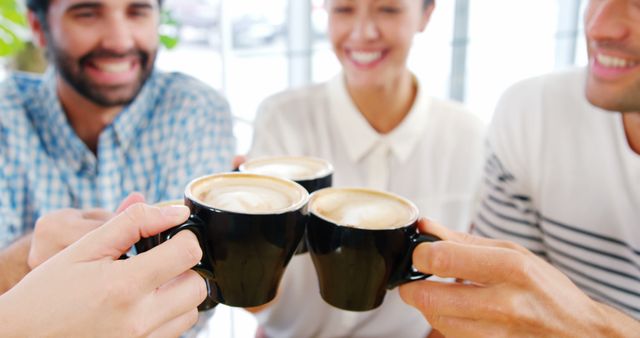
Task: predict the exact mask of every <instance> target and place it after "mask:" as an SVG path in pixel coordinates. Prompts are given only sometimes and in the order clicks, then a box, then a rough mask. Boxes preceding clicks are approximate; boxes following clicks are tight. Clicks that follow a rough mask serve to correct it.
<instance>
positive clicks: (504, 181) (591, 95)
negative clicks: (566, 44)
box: [402, 0, 640, 337]
mask: <svg viewBox="0 0 640 338" xmlns="http://www.w3.org/2000/svg"><path fill="white" fill-rule="evenodd" d="M585 27H586V37H587V42H588V52H589V56H590V62H589V66H588V68H587V69H578V70H572V71H567V72H563V73H559V74H553V75H548V76H543V77H539V78H535V79H531V80H527V81H524V82H522V83H519V84H517V85H515V86H514V87H512V88H511V89H509V90H508V91H507V92H506V93H505V95H504V96H503V98H502V100H501V101H500V103H499V105H498V107H497V110H496V113H495V116H494V121H493V123H492V127H491V130H490V132H489V139H488V145H489V150H490V156H489V158H488V161H487V163H486V166H485V179H484V189H483V192H482V200H481V204H480V206H479V210H478V213H477V216H476V218H475V221H474V228H473V229H474V230H473V231H474V233H475V234H478V235H481V236H484V237H490V238H496V239H497V238H499V239H501V240H495V239H484V238H480V237H474V236H469V235H461V234H455V233H451V232H449V231H447V230H445V229H441V228H440V227H439V226H437V225H434V224H423V230H426V231H430V232H433V233H435V234H438V235H440V236H441V237H442V238H444V239H449V240H450V241H447V242H443V243H438V244H433V245H423V246H421V247H420V248H419V249H418V250H416V253H415V254H414V264H415V265H416V267H417V268H418V269H421V270H424V271H426V272H431V273H434V274H436V275H440V276H444V277H457V278H460V279H463V280H468V281H469V282H466V283H463V284H455V285H439V284H435V283H433V282H424V283H416V284H413V285H409V286H406V287H403V288H402V294H403V296H404V297H405V300H407V301H408V302H409V303H411V304H413V305H415V306H417V307H418V308H420V309H421V310H422V311H423V314H424V315H425V316H426V317H427V319H428V320H429V321H430V322H431V324H432V325H433V326H434V327H435V328H436V329H438V330H439V331H441V332H442V333H444V334H445V335H447V336H448V335H451V336H464V337H473V336H509V337H511V336H540V337H556V336H575V337H587V336H610V337H611V336H618V337H638V336H639V335H640V322H638V320H639V319H640V94H639V93H640V2H638V1H632V0H597V1H596V0H591V1H590V2H589V5H588V7H587V11H586V14H585ZM504 240H508V241H504ZM515 243H518V244H515Z"/></svg>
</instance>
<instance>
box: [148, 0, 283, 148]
mask: <svg viewBox="0 0 640 338" xmlns="http://www.w3.org/2000/svg"><path fill="white" fill-rule="evenodd" d="M165 8H166V9H167V10H169V11H170V12H171V13H172V15H173V16H174V17H175V18H176V19H177V20H178V21H179V22H180V25H179V27H178V34H179V37H180V43H179V45H178V47H177V48H175V49H173V50H162V51H161V52H160V53H159V55H158V68H160V69H163V70H171V71H181V72H184V73H187V74H189V75H192V76H194V77H196V78H198V79H200V80H202V81H203V82H205V83H207V84H209V85H211V86H213V87H214V88H217V89H218V90H220V91H221V92H222V93H223V94H224V95H226V97H227V99H228V100H229V103H230V105H231V111H232V112H233V114H234V117H235V122H236V124H235V128H234V132H235V134H236V137H237V138H238V152H239V153H244V152H246V151H247V150H248V148H249V146H250V143H251V135H252V132H253V130H252V127H251V124H252V122H253V119H254V117H255V113H256V110H257V108H258V105H259V103H260V102H261V101H262V100H263V99H264V98H265V97H267V96H269V95H271V94H273V93H275V92H278V91H281V90H284V89H285V88H287V87H288V85H289V82H288V79H289V68H288V55H287V36H288V34H287V15H288V12H287V9H288V4H287V0H271V1H268V2H265V1H261V0H167V1H166V2H165Z"/></svg>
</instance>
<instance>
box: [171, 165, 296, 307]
mask: <svg viewBox="0 0 640 338" xmlns="http://www.w3.org/2000/svg"><path fill="white" fill-rule="evenodd" d="M308 197H309V195H308V193H307V191H306V190H305V189H304V188H303V187H302V186H300V185H299V184H297V183H295V182H293V181H290V180H286V179H282V178H277V177H272V176H266V175H257V174H248V173H221V174H214V175H210V176H204V177H200V178H197V179H195V180H194V181H192V182H191V183H189V185H187V187H186V189H185V205H186V206H188V207H189V209H190V210H191V215H190V217H189V219H188V220H187V222H185V223H184V224H181V225H179V226H176V227H174V228H172V229H170V230H168V231H165V232H164V233H162V235H161V237H162V239H163V240H168V239H170V238H171V237H173V236H175V234H177V233H178V232H180V231H183V230H190V231H192V232H193V233H194V234H195V235H196V237H197V238H198V241H199V242H200V246H201V247H202V252H203V256H202V260H201V261H200V262H199V263H198V264H197V265H196V266H195V267H194V270H196V271H197V272H199V273H200V274H201V275H202V276H203V277H204V278H205V280H206V282H207V287H208V296H209V297H208V298H207V300H206V301H205V302H207V301H208V302H209V303H211V304H213V303H222V304H225V305H229V306H238V307H253V306H259V305H263V304H266V303H268V302H269V301H271V300H272V299H273V298H274V297H275V295H276V292H277V290H278V285H279V283H280V279H281V277H282V274H283V273H284V270H285V268H286V266H287V264H288V263H289V261H290V260H291V257H292V256H293V253H294V251H295V249H296V247H297V245H298V243H299V242H300V239H301V238H302V234H303V233H304V229H305V224H306V220H307V217H306V216H305V214H304V213H303V209H304V207H305V206H306V203H307V200H308ZM199 309H201V308H200V307H199Z"/></svg>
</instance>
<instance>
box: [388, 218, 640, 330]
mask: <svg viewBox="0 0 640 338" xmlns="http://www.w3.org/2000/svg"><path fill="white" fill-rule="evenodd" d="M420 228H421V229H422V230H423V231H427V232H430V233H434V234H436V235H438V236H439V237H441V238H442V239H443V241H440V242H437V243H430V244H421V245H419V246H418V247H417V248H416V250H415V252H414V254H413V264H414V265H415V267H416V268H417V269H418V270H420V271H423V272H425V273H432V274H434V275H437V276H440V277H454V278H457V279H461V280H466V281H467V282H466V283H455V284H445V283H439V282H432V281H420V282H415V283H409V284H406V285H404V286H401V287H400V295H401V296H402V298H403V299H404V301H405V302H407V303H408V304H410V305H412V306H415V307H416V308H418V310H420V311H421V312H422V314H423V315H424V316H425V318H426V319H427V320H428V321H429V323H430V324H431V325H432V326H433V327H434V328H435V329H437V330H438V331H440V332H442V333H443V334H444V335H445V336H447V337H449V336H452V337H489V336H492V337H494V336H495V337H517V336H531V337H532V336H538V337H591V336H594V337H604V336H609V337H611V336H620V337H625V336H626V337H628V336H633V335H637V334H638V332H640V331H638V330H639V329H640V324H638V322H635V324H634V323H633V322H634V321H633V319H631V318H629V317H626V318H625V316H623V315H622V314H621V313H619V312H618V311H616V310H613V309H612V308H610V307H608V306H606V305H603V304H600V303H597V302H595V301H593V300H592V299H590V298H589V297H588V296H587V295H585V294H584V293H583V292H582V291H581V290H580V289H579V288H578V287H577V286H576V285H575V284H573V282H571V281H570V280H569V278H567V276H565V275H564V274H562V273H561V272H560V271H559V270H557V269H556V268H555V267H553V266H551V265H550V264H549V263H547V262H546V261H544V260H543V259H541V258H540V257H538V256H536V255H535V254H533V253H532V252H530V251H528V250H526V249H525V248H523V247H522V246H520V245H517V244H515V243H512V242H508V241H500V240H492V239H486V238H481V237H476V236H472V235H468V234H464V233H458V232H454V231H451V230H448V229H446V228H444V227H442V226H440V225H438V224H435V223H432V222H428V221H424V220H423V221H421V222H420ZM612 323H617V324H615V325H610V324H612ZM612 326H613V327H612ZM625 332H626V333H625Z"/></svg>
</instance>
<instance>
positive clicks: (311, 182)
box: [238, 156, 333, 255]
mask: <svg viewBox="0 0 640 338" xmlns="http://www.w3.org/2000/svg"><path fill="white" fill-rule="evenodd" d="M238 170H239V171H241V172H247V173H256V174H264V175H272V176H276V177H281V178H286V179H290V180H293V181H295V182H296V183H298V184H300V185H301V186H303V187H304V188H305V189H307V191H308V192H309V193H310V194H311V193H313V192H314V191H316V190H320V189H324V188H328V187H331V185H332V183H333V165H331V163H329V162H328V161H326V160H323V159H321V158H317V157H311V156H268V157H259V158H255V159H250V160H248V161H246V162H244V163H243V164H241V165H240V167H239V168H238ZM305 238H306V235H304V236H303V238H302V240H301V241H300V244H299V245H298V248H297V249H296V253H295V254H296V255H298V254H303V253H306V252H308V250H307V245H306V240H305Z"/></svg>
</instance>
